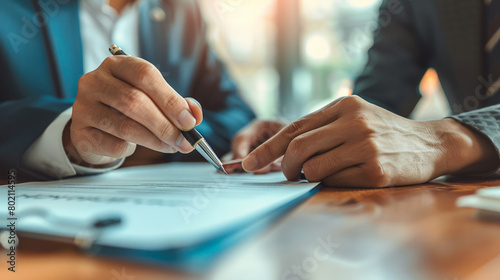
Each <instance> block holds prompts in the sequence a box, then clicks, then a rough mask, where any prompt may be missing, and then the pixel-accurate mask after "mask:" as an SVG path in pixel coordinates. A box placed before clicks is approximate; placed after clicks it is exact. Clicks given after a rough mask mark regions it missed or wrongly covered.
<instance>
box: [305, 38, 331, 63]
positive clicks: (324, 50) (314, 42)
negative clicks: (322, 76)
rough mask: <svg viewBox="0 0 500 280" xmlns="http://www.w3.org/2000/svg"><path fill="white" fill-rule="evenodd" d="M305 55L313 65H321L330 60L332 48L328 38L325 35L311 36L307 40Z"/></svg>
mask: <svg viewBox="0 0 500 280" xmlns="http://www.w3.org/2000/svg"><path fill="white" fill-rule="evenodd" d="M305 54H306V57H307V59H308V60H310V61H311V62H313V63H321V62H324V61H325V60H327V59H329V58H330V56H331V54H332V48H331V47H330V42H329V38H328V36H325V35H323V34H318V33H316V34H311V35H309V36H307V38H306V40H305Z"/></svg>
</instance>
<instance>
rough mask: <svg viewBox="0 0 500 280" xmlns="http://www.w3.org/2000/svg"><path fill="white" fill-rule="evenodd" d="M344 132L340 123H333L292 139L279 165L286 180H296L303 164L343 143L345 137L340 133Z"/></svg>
mask: <svg viewBox="0 0 500 280" xmlns="http://www.w3.org/2000/svg"><path fill="white" fill-rule="evenodd" d="M339 121H340V120H339ZM345 131H346V129H344V126H343V124H342V123H339V122H333V123H330V124H328V125H326V126H323V127H320V128H317V129H314V130H311V131H308V132H306V133H304V134H302V135H299V136H297V137H296V138H294V139H293V140H292V141H291V142H290V144H289V145H288V148H287V150H286V152H285V155H284V157H283V162H282V164H281V166H282V170H283V173H284V174H285V176H286V177H287V179H288V180H290V181H295V180H298V179H299V177H300V172H301V170H302V168H303V165H304V163H305V162H307V161H308V160H309V159H310V158H312V157H314V156H315V155H319V154H322V153H324V152H326V151H329V150H332V149H334V148H335V147H337V146H339V145H341V144H342V143H344V142H345V141H346V135H345V134H344V133H342V132H345ZM308 179H309V178H308ZM321 179H322V178H321Z"/></svg>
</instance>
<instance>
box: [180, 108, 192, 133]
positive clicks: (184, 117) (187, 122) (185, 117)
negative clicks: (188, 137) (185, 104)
mask: <svg viewBox="0 0 500 280" xmlns="http://www.w3.org/2000/svg"><path fill="white" fill-rule="evenodd" d="M178 120H179V123H180V124H181V126H182V127H180V128H181V129H184V130H191V129H193V128H194V126H195V125H196V119H195V118H194V117H193V115H192V114H191V112H189V111H188V110H184V111H182V112H181V113H180V114H179V119H178Z"/></svg>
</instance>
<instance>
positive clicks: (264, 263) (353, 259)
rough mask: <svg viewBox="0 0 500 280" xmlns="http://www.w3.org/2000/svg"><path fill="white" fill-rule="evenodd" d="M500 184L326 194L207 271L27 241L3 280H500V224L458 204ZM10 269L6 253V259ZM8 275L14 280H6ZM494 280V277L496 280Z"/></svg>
mask: <svg viewBox="0 0 500 280" xmlns="http://www.w3.org/2000/svg"><path fill="white" fill-rule="evenodd" d="M497 185H500V181H489V182H488V181H456V182H452V181H436V182H432V183H429V184H425V185H418V186H408V187H398V188H388V189H329V188H324V189H323V190H321V191H320V192H319V193H318V194H316V195H315V196H313V197H312V198H310V199H309V200H307V201H306V202H304V203H303V204H301V205H300V206H298V207H296V208H295V209H294V210H292V211H290V212H289V213H288V214H286V215H285V216H284V217H282V218H280V219H279V220H278V221H276V222H275V223H274V225H273V226H271V227H270V228H268V229H266V230H265V231H263V232H260V233H258V234H256V235H254V236H252V237H249V238H247V239H245V240H244V241H242V242H241V243H239V244H237V245H236V246H234V247H232V248H231V249H229V250H227V251H226V252H225V253H224V254H222V256H221V257H220V259H218V261H217V262H216V264H215V265H214V266H213V267H212V268H211V269H210V270H209V271H206V272H204V273H203V274H187V273H183V272H178V271H173V270H168V269H164V268H158V267H153V266H151V265H148V264H139V263H131V262H126V261H120V260H112V259H106V258H102V257H99V256H90V255H87V254H83V253H80V252H79V251H78V250H77V249H75V248H73V247H72V246H69V245H61V244H56V243H51V242H45V241H43V242H42V241H37V240H31V239H26V238H24V239H21V242H20V244H21V245H20V248H19V251H18V258H17V261H18V263H17V269H18V270H17V272H16V273H11V272H8V271H7V269H6V268H5V267H6V266H3V267H4V268H5V269H2V270H1V271H0V279H51V280H52V279H116V280H124V279H198V278H202V279H210V280H215V279H216V280H225V279H231V280H232V279H239V280H242V279H243V280H244V279H261V280H266V279H269V280H271V279H500V278H499V277H500V276H499V275H500V274H498V267H499V266H500V238H499V237H500V223H495V222H488V221H480V220H477V219H475V217H474V213H475V211H474V210H472V209H466V208H457V207H456V206H455V201H456V199H457V198H458V197H460V196H462V195H468V194H472V193H474V192H475V191H476V190H477V189H479V188H482V187H488V186H497ZM0 259H1V261H2V263H5V261H6V256H5V254H4V252H2V257H0ZM5 277H7V278H5ZM495 277H496V278H495Z"/></svg>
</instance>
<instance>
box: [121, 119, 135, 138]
mask: <svg viewBox="0 0 500 280" xmlns="http://www.w3.org/2000/svg"><path fill="white" fill-rule="evenodd" d="M134 134H135V125H134V121H132V120H131V119H129V118H126V119H124V120H123V121H122V122H121V124H120V128H119V132H118V135H119V137H120V138H122V139H130V138H132V137H133V136H134Z"/></svg>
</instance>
